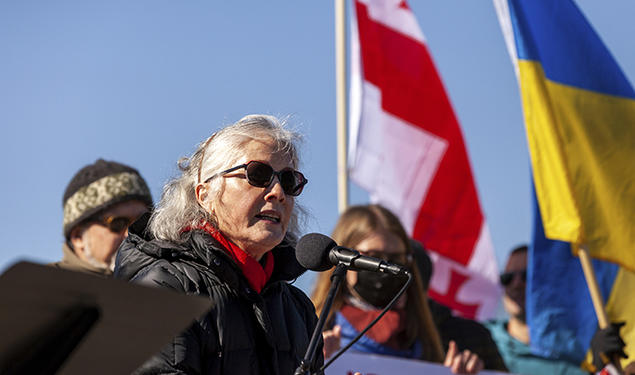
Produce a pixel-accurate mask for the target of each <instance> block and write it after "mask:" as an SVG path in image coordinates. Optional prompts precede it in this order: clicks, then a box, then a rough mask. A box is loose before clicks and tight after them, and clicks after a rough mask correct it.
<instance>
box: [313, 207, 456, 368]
mask: <svg viewBox="0 0 635 375" xmlns="http://www.w3.org/2000/svg"><path fill="white" fill-rule="evenodd" d="M378 230H386V231H388V232H390V233H392V234H394V235H396V236H397V237H399V239H401V241H403V244H404V246H405V248H406V251H407V252H408V253H409V254H412V248H411V246H410V239H409V237H408V235H407V234H406V231H405V230H404V228H403V226H402V225H401V222H400V221H399V219H398V218H397V217H396V216H395V215H394V214H393V213H392V212H390V211H389V210H388V209H386V208H384V207H382V206H380V205H365V206H352V207H350V208H348V209H347V210H346V211H345V212H344V213H343V214H342V215H341V216H340V218H339V220H338V222H337V224H336V226H335V230H334V231H333V234H332V237H333V239H334V240H335V242H337V243H338V245H340V246H344V247H350V248H355V246H357V245H358V244H359V243H360V242H362V241H363V240H364V239H366V238H368V237H369V236H370V235H372V234H373V233H375V232H377V231H378ZM410 271H411V272H412V274H413V279H414V280H413V282H412V284H411V285H410V287H409V288H408V290H407V291H406V293H407V296H408V302H407V304H406V314H407V317H408V320H407V329H406V332H407V334H408V337H407V339H408V344H412V343H414V341H415V340H417V339H418V340H419V341H420V342H421V344H422V346H423V354H422V357H421V359H423V360H426V361H430V362H438V363H440V362H443V359H444V352H443V347H442V346H441V338H440V337H439V333H438V331H437V329H436V326H435V325H434V321H433V319H432V313H431V312H430V308H429V306H428V298H427V296H426V293H425V291H424V289H423V283H422V280H421V275H420V274H419V271H418V270H417V267H410ZM332 273H333V270H330V271H327V272H322V273H320V275H319V276H318V280H317V282H316V284H315V287H314V289H313V294H312V296H311V300H312V301H313V303H314V304H315V308H316V310H317V312H318V314H321V313H322V309H323V308H324V302H325V301H326V296H327V294H328V290H329V287H330V284H331V283H330V279H331V275H332ZM344 293H347V291H346V288H342V289H340V290H339V292H338V293H337V295H336V296H335V300H334V302H333V309H332V310H331V313H330V314H329V317H328V320H327V321H331V320H332V319H333V312H334V311H338V310H339V309H340V308H341V306H342V304H343V302H344Z"/></svg>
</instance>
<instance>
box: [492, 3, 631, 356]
mask: <svg viewBox="0 0 635 375" xmlns="http://www.w3.org/2000/svg"><path fill="white" fill-rule="evenodd" d="M494 3H495V6H496V9H497V12H498V14H499V19H500V21H501V26H502V28H503V32H504V34H505V39H506V42H507V46H508V49H509V50H510V54H511V55H512V61H513V62H514V65H515V67H516V73H517V76H518V81H519V85H520V91H521V97H522V103H523V111H524V116H525V125H526V130H527V139H528V145H529V149H530V155H531V162H532V168H533V176H534V178H533V179H534V184H535V194H536V197H537V203H538V205H537V207H536V214H537V216H536V217H537V220H536V223H537V230H536V232H537V233H538V234H540V233H542V231H543V230H544V235H545V236H546V238H549V239H551V240H558V241H562V242H556V244H557V246H554V243H553V242H549V241H547V240H546V239H544V242H542V241H540V239H539V238H538V237H540V236H539V235H537V238H536V239H535V242H534V251H533V252H532V255H530V257H531V258H532V259H530V261H532V262H534V263H533V265H534V267H533V271H532V269H530V281H529V284H530V285H529V286H528V287H529V288H533V289H530V290H529V294H528V305H531V304H533V307H534V310H533V316H534V320H535V321H534V322H533V323H534V324H532V322H531V321H530V322H529V323H530V327H531V330H532V333H531V342H532V347H533V348H534V349H535V350H536V352H537V353H541V354H543V355H549V354H551V355H555V354H554V353H556V352H559V351H560V352H562V351H564V350H571V351H575V352H576V353H573V354H571V355H573V356H574V357H576V358H579V357H581V356H582V355H583V353H581V354H578V353H577V351H579V350H584V351H585V350H586V348H588V341H589V340H590V334H592V332H593V331H594V330H595V327H596V326H597V321H596V320H595V319H593V322H592V326H591V327H590V328H587V329H586V332H587V333H585V334H582V333H580V332H581V331H579V330H578V331H575V330H574V331H572V332H569V333H567V332H558V329H559V328H561V327H562V326H563V322H565V320H566V319H578V318H575V317H573V316H571V315H568V316H567V317H566V319H565V320H558V319H557V315H558V314H552V315H549V313H547V314H546V315H544V316H542V317H543V318H545V319H543V320H542V323H543V324H545V325H544V326H543V327H542V328H540V327H537V326H538V325H539V323H540V319H537V320H536V317H537V316H538V315H537V313H539V312H541V311H542V312H545V311H548V307H549V306H551V305H558V304H559V303H560V302H562V300H563V299H562V298H558V299H556V300H553V297H554V296H556V295H563V296H564V295H567V294H570V293H571V292H570V290H571V289H572V288H573V289H575V290H578V289H579V291H580V296H579V297H580V298H583V294H584V293H586V295H585V296H586V298H589V297H588V291H587V288H586V285H585V283H584V281H583V279H581V278H580V277H579V276H580V275H581V271H577V270H579V267H580V266H579V262H577V263H576V262H571V264H569V265H567V264H566V263H567V262H565V261H564V260H563V259H561V257H560V256H561V255H562V254H561V252H562V251H565V252H566V253H567V254H566V256H570V254H571V253H570V249H571V245H570V244H574V245H575V246H577V245H580V244H585V245H586V246H587V248H588V249H589V252H590V254H591V256H592V257H594V258H596V259H603V260H607V261H611V262H614V263H617V264H619V265H621V266H622V268H621V269H619V271H618V270H617V268H615V269H614V270H613V271H608V273H607V274H606V276H601V277H605V279H603V280H601V284H602V283H604V285H602V289H604V292H605V293H606V294H605V295H604V298H605V299H607V298H608V302H607V305H606V308H607V313H608V315H609V319H610V320H611V321H619V320H626V321H627V325H626V326H625V327H624V328H622V334H623V335H622V336H623V338H624V339H625V341H626V342H627V344H628V343H629V342H630V343H631V344H630V345H627V348H626V351H627V353H630V356H631V358H634V357H635V347H634V346H635V329H634V328H633V327H634V326H635V313H634V311H635V298H632V296H630V295H628V294H624V293H628V292H629V290H628V289H630V290H635V289H634V288H629V286H634V287H635V276H634V274H633V273H632V272H629V271H627V270H626V269H630V270H631V271H635V91H633V88H632V87H631V85H630V84H629V82H628V80H627V79H626V77H625V76H624V74H623V73H622V71H621V69H620V68H619V66H618V65H617V63H616V62H615V60H614V59H613V58H612V56H611V54H610V52H609V51H608V50H607V48H606V47H605V46H604V44H603V43H602V41H601V40H600V38H599V37H598V35H597V34H596V33H595V31H594V30H593V28H592V27H591V25H590V24H589V23H588V22H587V20H586V19H585V17H584V15H583V14H582V13H581V12H580V10H579V9H578V8H577V6H576V5H575V4H574V3H573V2H572V1H571V0H494ZM540 215H541V216H542V220H540ZM545 236H543V237H542V238H545ZM558 248H559V250H557V249H558ZM545 249H547V250H545ZM536 250H545V251H536ZM567 250H569V251H567ZM558 251H559V252H558ZM538 258H541V259H540V260H539V259H538ZM565 258H566V257H565ZM571 259H573V257H571ZM575 260H576V261H577V259H575ZM551 266H556V267H562V268H561V269H559V270H558V269H556V271H554V268H551ZM530 268H531V265H530ZM609 268H610V266H609ZM567 269H571V270H575V272H579V273H578V274H577V276H576V275H572V274H569V273H566V272H565V270H567ZM545 270H550V272H558V275H559V276H561V277H559V279H558V280H557V281H554V283H555V284H549V283H547V281H546V280H545V277H546V275H545V274H544V273H542V271H545ZM596 271H597V262H596ZM575 272H574V273H575ZM600 273H602V271H600ZM552 275H553V274H552ZM532 276H533V277H532ZM567 277H569V278H567ZM541 278H542V279H541ZM547 279H549V278H548V277H547ZM542 287H544V288H546V289H540V288H542ZM536 288H538V289H536ZM549 288H551V291H552V292H553V293H552V294H550V296H551V297H552V298H544V299H543V300H541V301H543V302H545V303H546V305H545V304H542V302H537V301H536V300H532V298H537V296H540V293H541V292H540V290H542V291H543V292H544V291H548V290H549ZM583 292H584V293H583ZM629 294H630V293H629ZM549 299H551V302H550V301H549ZM588 301H590V299H589V300H588ZM529 309H530V316H529V318H530V319H532V311H531V310H532V306H529ZM536 309H537V310H536ZM590 311H592V309H591V310H590ZM578 323H579V325H580V326H585V324H588V322H585V321H578ZM593 325H595V326H593ZM567 327H568V325H567ZM538 328H539V329H543V332H547V333H550V334H551V333H554V334H556V333H557V334H562V335H561V336H562V337H567V335H570V334H572V335H574V336H576V335H577V336H576V337H577V338H578V339H579V340H580V342H579V345H577V344H571V345H570V346H571V348H568V349H567V348H566V346H567V345H566V344H565V342H566V341H567V340H561V338H558V337H556V336H557V335H555V336H553V337H555V338H554V340H553V341H554V342H553V343H547V346H549V345H551V347H542V348H539V347H537V346H540V345H543V344H544V342H541V338H542V337H543V336H541V335H540V334H538V331H536V329H538ZM588 332H590V334H589V333H588ZM547 341H548V340H547ZM576 345H577V346H576ZM574 347H575V348H574ZM557 356H562V353H561V354H558V355H557Z"/></svg>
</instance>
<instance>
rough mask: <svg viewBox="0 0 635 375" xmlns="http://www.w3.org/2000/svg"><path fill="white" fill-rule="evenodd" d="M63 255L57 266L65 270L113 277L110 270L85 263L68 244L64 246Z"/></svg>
mask: <svg viewBox="0 0 635 375" xmlns="http://www.w3.org/2000/svg"><path fill="white" fill-rule="evenodd" d="M62 254H63V258H62V260H61V261H60V262H58V263H56V265H57V266H59V267H60V268H65V269H68V270H72V271H80V272H85V273H91V274H98V275H101V276H112V271H111V270H110V269H109V268H106V267H103V268H102V267H97V266H94V265H92V264H90V263H88V262H85V261H83V260H82V259H81V258H80V257H78V256H77V254H75V252H74V251H73V249H71V248H70V247H69V246H68V245H67V244H66V243H64V244H63V245H62Z"/></svg>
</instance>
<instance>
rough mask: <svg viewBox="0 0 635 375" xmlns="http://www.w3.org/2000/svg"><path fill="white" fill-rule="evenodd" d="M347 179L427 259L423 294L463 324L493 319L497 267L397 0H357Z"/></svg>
mask: <svg viewBox="0 0 635 375" xmlns="http://www.w3.org/2000/svg"><path fill="white" fill-rule="evenodd" d="M354 5H355V12H356V14H357V18H356V20H355V19H353V22H352V37H351V39H352V40H351V64H352V68H351V99H350V114H351V119H350V128H349V133H350V142H351V143H350V149H349V150H350V154H349V167H350V176H351V179H352V180H353V181H355V182H356V183H357V184H359V185H360V186H361V187H362V188H364V189H365V190H367V191H368V192H369V193H370V197H371V201H373V202H375V203H380V204H382V205H384V206H386V207H387V208H389V209H390V210H392V211H393V212H394V213H395V214H397V216H399V218H400V219H401V221H402V223H403V224H404V226H405V227H406V230H407V231H408V233H409V234H410V235H411V236H413V237H414V238H416V239H417V240H419V241H421V242H422V243H423V244H424V246H425V247H426V249H428V250H429V251H430V256H431V258H432V259H433V261H434V274H433V275H432V279H431V281H430V290H429V295H430V296H431V297H432V298H434V299H435V300H437V301H439V302H441V303H443V304H445V305H446V306H449V307H451V308H452V309H453V310H454V311H456V312H458V313H460V314H461V315H463V316H465V317H469V318H476V319H478V320H483V319H487V318H491V317H493V316H494V314H495V312H496V308H497V305H498V301H499V297H500V288H499V287H498V282H497V280H498V267H497V264H496V257H495V255H494V250H493V246H492V242H491V239H490V236H489V230H488V229H487V225H486V222H485V218H484V216H483V212H482V210H481V206H480V203H479V200H478V196H477V193H476V187H475V185H474V180H473V178H472V171H471V168H470V163H469V160H468V157H467V153H466V150H465V145H464V143H463V135H462V133H461V129H460V127H459V123H458V120H457V118H456V116H455V114H454V110H453V109H452V105H451V104H450V101H449V99H448V97H447V95H446V92H445V88H444V87H443V84H442V82H441V79H440V78H439V75H438V73H437V70H436V68H435V66H434V63H433V61H432V58H431V56H430V53H429V52H428V48H427V46H426V41H425V37H424V36H423V33H422V32H421V29H420V28H419V25H418V23H417V19H416V18H415V16H414V14H413V13H412V11H411V10H410V8H409V7H408V4H407V3H406V2H405V1H400V0H355V3H354Z"/></svg>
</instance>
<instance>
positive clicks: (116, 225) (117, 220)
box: [98, 216, 137, 233]
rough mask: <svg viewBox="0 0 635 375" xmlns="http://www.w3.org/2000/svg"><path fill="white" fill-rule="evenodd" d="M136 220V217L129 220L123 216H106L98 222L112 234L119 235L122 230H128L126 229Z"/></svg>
mask: <svg viewBox="0 0 635 375" xmlns="http://www.w3.org/2000/svg"><path fill="white" fill-rule="evenodd" d="M136 220H137V218H136V217H134V218H130V217H125V216H108V217H105V218H103V219H101V220H100V221H98V222H99V223H100V224H102V225H104V226H105V227H106V228H108V229H110V231H111V232H113V233H121V232H123V231H124V230H126V229H128V227H129V226H130V225H131V224H132V223H134V222H135V221H136Z"/></svg>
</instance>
